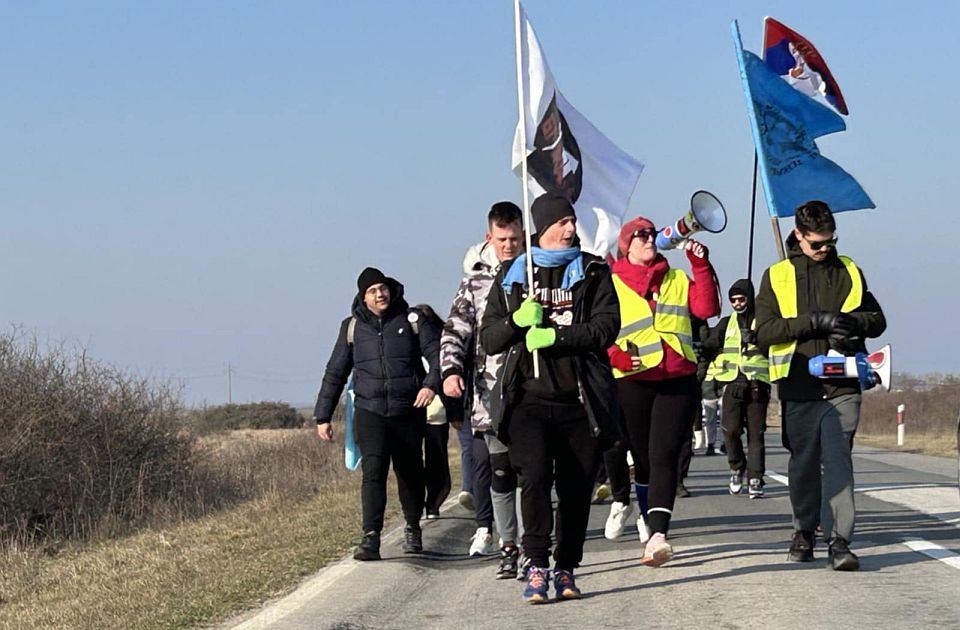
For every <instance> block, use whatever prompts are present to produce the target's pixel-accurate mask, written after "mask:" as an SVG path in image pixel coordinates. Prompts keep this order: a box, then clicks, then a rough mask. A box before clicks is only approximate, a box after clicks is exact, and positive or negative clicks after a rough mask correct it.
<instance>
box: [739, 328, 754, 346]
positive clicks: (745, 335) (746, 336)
mask: <svg viewBox="0 0 960 630" xmlns="http://www.w3.org/2000/svg"><path fill="white" fill-rule="evenodd" d="M740 339H741V341H742V342H743V343H744V344H748V345H752V346H755V345H757V331H755V330H744V331H741V333H740Z"/></svg>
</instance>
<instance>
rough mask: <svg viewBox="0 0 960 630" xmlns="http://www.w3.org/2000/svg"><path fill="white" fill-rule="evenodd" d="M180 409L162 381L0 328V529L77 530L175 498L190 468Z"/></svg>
mask: <svg viewBox="0 0 960 630" xmlns="http://www.w3.org/2000/svg"><path fill="white" fill-rule="evenodd" d="M181 412H182V407H181V404H180V399H179V392H178V391H177V390H175V389H173V388H172V387H170V386H168V385H164V384H157V383H151V382H149V381H147V380H145V379H141V378H136V377H133V376H130V375H127V374H124V373H123V372H121V371H119V370H117V369H114V368H111V367H108V366H105V365H102V364H98V363H96V362H93V361H90V360H89V359H88V358H87V357H86V355H85V353H84V352H83V351H81V350H71V349H68V348H65V347H63V346H58V347H53V348H46V349H41V347H40V346H39V344H38V343H37V341H36V340H34V339H22V338H19V337H18V336H16V335H14V334H7V335H2V336H0V426H2V431H0V528H2V531H3V532H4V533H5V534H7V536H10V535H24V534H26V535H31V536H32V535H36V534H56V535H61V536H85V535H89V534H90V533H91V532H92V531H93V530H94V529H95V528H98V527H100V526H102V525H103V524H104V523H113V522H116V523H130V522H136V521H142V520H143V519H146V518H149V517H150V516H151V513H152V512H153V511H154V509H155V508H157V507H159V506H169V505H170V504H177V503H182V502H183V498H184V497H185V496H188V495H189V494H190V491H189V489H190V486H191V478H192V476H193V472H192V438H191V437H190V435H189V434H188V433H186V432H184V431H182V424H181ZM164 509H166V508H164Z"/></svg>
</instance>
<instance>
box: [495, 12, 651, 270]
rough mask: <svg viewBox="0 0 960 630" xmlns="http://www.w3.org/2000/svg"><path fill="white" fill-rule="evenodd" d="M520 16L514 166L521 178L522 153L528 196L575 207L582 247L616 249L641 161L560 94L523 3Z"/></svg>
mask: <svg viewBox="0 0 960 630" xmlns="http://www.w3.org/2000/svg"><path fill="white" fill-rule="evenodd" d="M519 18H520V42H519V47H520V50H519V51H518V53H517V54H518V55H520V62H521V73H522V85H523V94H522V98H523V111H524V116H525V118H526V120H525V121H524V127H525V130H526V136H527V137H526V138H525V139H521V137H520V124H519V123H518V124H517V131H516V134H515V135H514V139H513V171H514V172H515V173H516V174H517V176H518V177H522V175H521V161H522V159H523V154H524V152H525V153H526V155H527V174H528V179H529V182H528V185H529V187H530V193H531V195H532V196H533V197H534V198H536V197H539V196H540V195H542V194H544V193H545V192H547V191H548V190H549V191H552V192H556V193H560V194H562V195H564V196H565V197H567V198H568V199H569V200H570V202H571V203H572V204H573V207H574V209H575V210H576V211H577V235H578V236H579V237H580V247H581V249H583V250H584V251H586V252H590V253H591V254H595V255H597V256H601V257H605V256H606V255H607V253H609V252H610V251H611V250H613V249H615V248H616V245H617V238H618V237H619V236H620V227H621V226H622V225H623V219H624V215H625V214H626V212H627V206H628V205H629V203H630V196H631V195H632V194H633V189H634V187H635V186H636V185H637V179H639V177H640V173H641V172H642V171H643V164H642V163H641V162H639V161H637V160H635V159H634V158H632V157H630V156H629V155H627V154H626V153H624V152H623V151H622V150H621V149H620V148H619V147H618V146H617V145H615V144H614V143H613V142H611V141H610V140H609V139H608V138H607V137H606V136H604V135H603V134H602V133H600V131H599V130H598V129H597V128H596V127H594V126H593V125H592V124H591V123H590V121H589V120H587V119H586V118H584V117H583V116H582V115H581V114H580V112H578V111H577V110H576V109H574V107H573V105H571V104H570V103H569V102H568V101H567V99H565V98H564V97H563V94H561V93H560V91H559V90H558V89H557V85H556V82H555V81H554V79H553V74H552V73H551V72H550V67H549V66H548V65H547V59H546V57H544V55H543V50H542V49H541V48H540V42H539V41H538V40H537V35H536V33H534V32H533V26H532V25H531V24H530V21H529V20H528V19H527V14H526V12H525V11H524V10H523V6H522V5H521V6H520V10H519ZM524 140H525V142H524Z"/></svg>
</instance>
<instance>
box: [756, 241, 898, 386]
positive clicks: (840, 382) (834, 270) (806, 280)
mask: <svg viewBox="0 0 960 630" xmlns="http://www.w3.org/2000/svg"><path fill="white" fill-rule="evenodd" d="M787 257H788V258H789V259H790V262H791V263H793V266H794V269H795V270H796V275H797V317H795V318H791V319H785V318H784V317H783V316H782V315H781V314H780V306H779V304H778V303H777V297H776V295H775V294H774V293H773V288H772V287H771V286H770V270H769V269H768V270H766V271H765V272H764V273H763V280H762V281H761V282H760V291H759V292H758V293H757V341H758V343H759V345H760V348H761V349H762V350H763V351H764V352H767V351H768V349H769V347H770V346H771V345H773V344H775V343H784V342H787V341H793V340H797V341H798V343H797V350H796V353H794V355H793V360H792V361H791V362H790V375H789V376H787V378H785V379H782V380H779V381H777V384H778V385H779V396H780V400H792V401H811V400H824V399H829V398H835V397H836V396H841V395H843V394H855V393H859V392H860V383H859V381H858V380H857V379H855V378H850V379H820V378H816V377H814V376H810V372H809V370H808V366H807V363H808V361H809V359H810V358H812V357H815V356H818V355H822V354H826V353H827V352H828V351H829V350H830V345H829V343H828V341H827V336H826V335H825V334H822V333H814V331H813V324H812V322H811V321H810V313H812V312H813V311H824V312H833V313H837V312H839V311H840V307H841V306H842V305H843V302H844V300H845V299H846V297H847V295H848V294H849V293H850V288H851V281H850V274H849V273H847V270H846V268H845V267H844V266H843V263H842V262H841V261H840V259H839V258H838V257H837V254H836V251H835V250H833V249H831V250H830V255H829V256H828V257H827V258H826V259H825V260H823V261H822V262H815V261H813V260H811V259H810V258H808V257H807V256H806V255H805V254H804V253H803V251H802V250H801V249H800V244H799V243H798V242H797V238H796V236H794V235H793V234H791V235H790V236H789V237H788V238H787ZM860 275H861V279H862V278H863V274H862V273H861V274H860ZM850 315H851V316H852V317H853V318H854V319H855V320H856V321H857V326H858V328H859V329H860V330H859V331H858V332H859V335H858V337H859V341H858V342H857V345H858V351H860V352H865V351H866V345H865V343H864V341H863V340H864V339H866V338H868V337H879V336H880V335H882V334H883V331H884V330H886V328H887V320H886V319H885V318H884V316H883V311H882V310H881V309H880V305H879V304H878V303H877V300H876V298H874V297H873V294H871V293H870V291H869V290H868V289H867V281H866V280H865V279H863V301H862V302H861V304H860V306H859V308H857V309H856V310H855V311H853V312H852V313H850Z"/></svg>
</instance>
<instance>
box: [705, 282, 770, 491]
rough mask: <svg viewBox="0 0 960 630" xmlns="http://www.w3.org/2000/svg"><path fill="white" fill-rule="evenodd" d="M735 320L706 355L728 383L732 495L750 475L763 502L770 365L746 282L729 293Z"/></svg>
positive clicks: (725, 323) (717, 332) (715, 335)
mask: <svg viewBox="0 0 960 630" xmlns="http://www.w3.org/2000/svg"><path fill="white" fill-rule="evenodd" d="M727 297H728V298H729V300H730V307H731V308H732V309H733V314H732V315H730V316H728V317H724V318H722V319H721V320H720V321H719V322H718V323H717V325H716V326H715V327H714V328H713V329H711V331H710V333H709V334H708V335H707V339H706V341H705V342H704V351H705V352H706V353H707V354H712V355H715V356H716V358H715V359H714V360H713V362H712V363H711V364H710V369H709V370H708V371H709V372H710V373H711V375H712V376H713V378H714V380H715V381H717V382H719V383H724V384H725V387H724V390H723V417H722V420H721V424H722V426H723V434H724V442H725V444H726V447H727V448H726V450H727V463H728V464H729V465H730V471H731V476H730V483H729V486H728V488H729V490H730V494H734V495H736V494H740V491H741V490H742V489H743V480H744V474H746V477H747V479H748V482H747V487H748V492H749V495H750V498H751V499H760V498H763V474H764V472H766V449H765V446H764V442H763V440H764V432H765V431H766V428H767V403H769V402H770V374H769V372H770V364H769V361H768V360H767V357H766V354H765V353H764V352H762V351H761V350H760V348H759V347H757V333H756V331H755V329H754V327H755V314H754V312H755V306H754V295H753V283H752V282H750V279H749V278H741V279H740V280H737V281H736V282H734V283H733V285H732V286H731V287H730V290H729V291H728V293H727ZM744 427H746V429H747V446H748V449H747V452H746V454H745V453H744V451H743V439H742V438H741V436H742V434H743V429H744Z"/></svg>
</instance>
